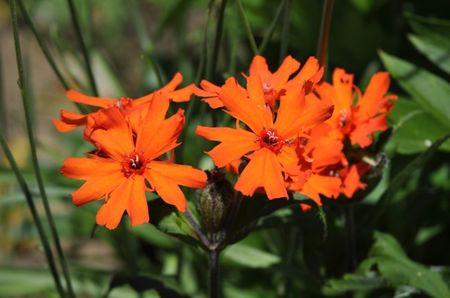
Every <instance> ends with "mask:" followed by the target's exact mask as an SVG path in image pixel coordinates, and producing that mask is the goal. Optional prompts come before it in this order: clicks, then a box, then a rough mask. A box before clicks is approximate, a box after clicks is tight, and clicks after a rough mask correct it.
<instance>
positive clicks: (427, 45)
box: [409, 35, 450, 73]
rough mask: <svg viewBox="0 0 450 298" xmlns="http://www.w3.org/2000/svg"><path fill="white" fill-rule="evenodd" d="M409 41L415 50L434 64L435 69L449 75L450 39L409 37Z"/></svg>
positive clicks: (436, 36) (437, 36)
mask: <svg viewBox="0 0 450 298" xmlns="http://www.w3.org/2000/svg"><path fill="white" fill-rule="evenodd" d="M409 40H410V41H411V43H412V44H413V45H414V46H415V47H416V49H417V50H419V51H420V52H421V53H422V54H424V55H425V57H427V58H428V59H429V60H430V61H432V62H434V64H436V66H437V67H439V68H441V69H442V70H443V71H445V72H447V73H450V39H446V38H445V37H443V36H439V35H435V36H434V38H432V37H431V36H420V35H410V36H409Z"/></svg>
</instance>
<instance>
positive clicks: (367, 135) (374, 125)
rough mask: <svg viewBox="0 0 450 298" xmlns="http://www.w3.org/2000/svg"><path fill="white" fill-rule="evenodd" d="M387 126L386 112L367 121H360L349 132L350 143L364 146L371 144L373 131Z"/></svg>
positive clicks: (383, 129) (381, 129) (382, 129)
mask: <svg viewBox="0 0 450 298" xmlns="http://www.w3.org/2000/svg"><path fill="white" fill-rule="evenodd" d="M388 128H389V126H388V124H387V122H386V114H383V115H380V116H378V117H376V118H372V119H370V120H369V121H368V122H365V123H360V124H358V125H357V126H356V128H355V129H354V130H353V131H352V132H351V133H350V140H351V141H352V145H355V144H358V145H359V146H361V148H365V147H367V146H369V145H370V144H372V141H373V133H374V132H376V131H385V130H386V129H388Z"/></svg>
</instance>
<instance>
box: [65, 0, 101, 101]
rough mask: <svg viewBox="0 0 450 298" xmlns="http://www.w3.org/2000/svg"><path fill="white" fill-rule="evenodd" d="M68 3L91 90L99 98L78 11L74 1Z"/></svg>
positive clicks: (69, 0) (70, 0) (68, 0)
mask: <svg viewBox="0 0 450 298" xmlns="http://www.w3.org/2000/svg"><path fill="white" fill-rule="evenodd" d="M67 3H68V4H69V10H70V16H71V19H72V24H73V26H74V28H75V34H76V36H77V39H78V43H79V44H80V48H81V53H82V54H83V59H84V63H85V65H86V72H87V75H88V77H89V83H90V85H91V90H92V92H93V93H94V95H95V96H98V90H97V84H96V83H95V79H94V73H93V72H92V67H91V59H90V57H89V53H88V49H87V47H86V43H85V42H84V40H83V34H82V33H81V27H80V22H79V20H78V15H77V11H76V9H75V5H74V3H73V0H67Z"/></svg>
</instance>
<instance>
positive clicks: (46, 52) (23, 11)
mask: <svg viewBox="0 0 450 298" xmlns="http://www.w3.org/2000/svg"><path fill="white" fill-rule="evenodd" d="M18 3H19V9H20V13H21V14H22V16H23V18H24V19H25V22H26V23H27V25H28V26H29V27H30V29H31V32H33V35H34V37H35V38H36V40H37V42H38V44H39V47H40V48H41V50H42V53H43V54H44V56H45V58H46V59H47V61H48V63H49V64H50V67H51V68H52V70H53V72H54V73H55V74H56V76H57V77H58V80H59V82H60V83H61V85H62V86H63V87H64V89H66V90H67V89H69V84H68V83H67V81H66V80H65V79H64V77H63V75H62V74H61V72H60V71H59V69H58V67H57V66H56V63H55V60H53V57H52V55H51V54H50V51H49V49H48V48H47V46H46V45H45V43H44V41H43V40H42V38H41V36H40V35H39V33H38V32H37V30H36V27H35V26H34V24H33V21H32V20H31V18H30V15H29V14H28V12H27V10H26V9H25V6H24V5H23V2H22V0H18Z"/></svg>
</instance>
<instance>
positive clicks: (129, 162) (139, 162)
mask: <svg viewBox="0 0 450 298" xmlns="http://www.w3.org/2000/svg"><path fill="white" fill-rule="evenodd" d="M146 164H147V160H146V159H145V157H144V156H143V155H142V154H140V153H136V152H133V153H131V154H129V155H128V156H126V157H125V158H124V159H123V161H122V172H123V173H124V175H125V177H129V176H131V175H134V174H138V175H142V174H143V173H144V171H145V165H146Z"/></svg>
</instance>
